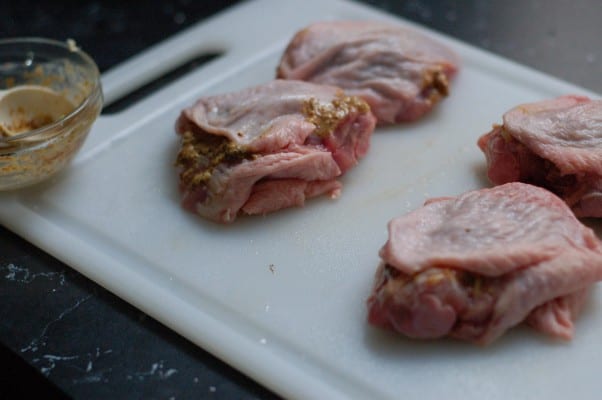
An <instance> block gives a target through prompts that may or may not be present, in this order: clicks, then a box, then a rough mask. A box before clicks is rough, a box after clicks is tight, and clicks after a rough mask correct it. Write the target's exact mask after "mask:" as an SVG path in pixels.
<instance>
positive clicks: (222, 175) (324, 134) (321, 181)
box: [176, 80, 376, 223]
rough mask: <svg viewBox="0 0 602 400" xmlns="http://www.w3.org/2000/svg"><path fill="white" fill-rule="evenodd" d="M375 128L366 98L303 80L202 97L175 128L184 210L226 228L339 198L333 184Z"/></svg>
mask: <svg viewBox="0 0 602 400" xmlns="http://www.w3.org/2000/svg"><path fill="white" fill-rule="evenodd" d="M375 123H376V119H375V117H374V116H373V115H372V113H371V112H370V109H369V106H368V105H367V104H366V103H365V102H364V101H363V100H361V99H359V98H357V97H353V96H347V95H346V94H345V93H343V91H341V89H338V88H335V87H331V86H326V85H317V84H312V83H308V82H301V81H285V80H275V81H272V82H269V83H266V84H263V85H259V86H255V87H252V88H247V89H244V90H241V91H239V92H233V93H228V94H222V95H216V96H208V97H204V98H202V99H200V100H198V101H197V102H196V103H195V104H194V105H192V106H191V107H188V108H186V109H184V110H183V111H182V113H181V115H180V117H179V118H178V121H177V123H176V131H177V132H178V134H179V135H180V136H181V137H182V144H181V147H180V150H179V153H178V159H177V161H176V165H177V166H178V168H179V170H180V191H181V193H182V205H183V207H184V208H185V209H188V210H190V211H192V212H195V213H198V214H200V215H201V216H203V217H205V218H208V219H211V220H215V221H218V222H223V223H228V222H232V221H234V220H235V219H236V217H237V216H238V215H239V214H240V213H244V214H266V213H269V212H272V211H276V210H279V209H281V208H285V207H292V206H302V205H303V204H304V202H305V199H307V198H310V197H315V196H319V195H323V194H326V195H329V196H330V197H333V198H334V197H337V196H338V195H339V193H340V191H341V187H342V185H341V183H340V182H339V181H338V178H339V177H340V176H341V175H342V174H344V173H345V172H346V171H347V170H349V169H350V168H352V167H353V166H354V165H356V164H357V163H358V161H359V159H360V158H362V157H363V156H364V155H365V154H366V153H367V151H368V148H369V145H370V136H371V134H372V132H373V130H374V126H375Z"/></svg>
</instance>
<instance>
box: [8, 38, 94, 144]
mask: <svg viewBox="0 0 602 400" xmlns="http://www.w3.org/2000/svg"><path fill="white" fill-rule="evenodd" d="M19 43H23V44H25V43H27V44H40V45H49V46H54V47H59V48H62V49H64V50H66V51H67V52H70V53H75V54H77V55H78V56H79V57H81V58H82V59H83V61H84V63H85V64H86V66H87V67H90V68H92V69H93V71H94V73H95V74H94V75H95V76H96V79H94V82H93V87H92V89H91V90H90V93H89V94H88V95H87V96H86V98H85V99H84V100H83V101H82V102H81V103H80V104H79V105H78V106H77V107H75V108H74V109H73V111H71V112H70V113H69V114H67V115H65V116H64V117H62V118H60V119H58V120H56V121H54V122H52V123H50V124H47V125H44V126H42V127H39V128H37V129H32V130H30V131H26V132H23V133H20V134H18V135H14V136H8V137H0V153H1V151H2V147H1V146H2V145H3V144H11V143H13V142H18V141H19V140H21V139H25V138H35V136H38V135H40V136H42V135H44V134H48V133H49V132H51V131H53V130H56V132H55V133H54V134H52V135H48V136H47V137H45V138H44V139H45V140H44V141H47V140H49V139H52V138H54V137H55V136H58V135H60V134H61V133H62V131H61V130H60V129H57V128H60V127H61V126H64V125H66V124H68V123H69V122H70V121H71V120H73V119H74V118H75V117H76V116H77V115H78V114H80V113H81V112H82V111H83V110H84V109H86V108H87V107H88V106H89V105H90V103H92V102H94V101H96V99H97V97H99V96H102V89H101V81H100V71H99V70H98V66H97V65H96V62H95V61H94V59H92V57H90V56H89V55H88V54H87V53H86V52H85V51H83V50H81V49H80V48H79V47H77V45H76V44H75V42H74V41H72V40H71V39H69V40H67V41H65V42H61V41H59V40H54V39H47V38H41V37H19V38H9V39H0V47H2V46H4V45H8V44H19ZM34 144H39V142H35V141H32V145H34ZM27 147H29V146H27Z"/></svg>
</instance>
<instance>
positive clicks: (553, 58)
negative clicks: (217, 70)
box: [0, 0, 602, 399]
mask: <svg viewBox="0 0 602 400" xmlns="http://www.w3.org/2000/svg"><path fill="white" fill-rule="evenodd" d="M366 2H367V3H370V4H373V5H375V6H377V7H379V8H382V9H385V10H388V11H390V12H392V13H395V14H398V15H401V16H404V17H406V18H408V19H411V20H414V21H416V22H419V23H421V24H424V25H425V26H428V27H431V28H434V29H436V30H439V31H442V32H444V33H447V34H449V35H451V36H455V37H457V38H459V39H461V40H464V41H466V42H469V43H472V44H474V45H476V46H479V47H482V48H485V49H488V50H491V51H493V52H495V53H498V54H500V55H502V56H505V57H508V58H511V59H514V60H516V61H519V62H521V63H523V64H526V65H529V66H532V67H534V68H536V69H539V70H541V71H544V72H546V73H549V74H552V75H555V76H557V77H559V78H561V79H565V80H567V81H570V82H572V83H575V84H577V85H581V86H583V87H585V88H588V89H590V90H593V91H596V92H598V93H600V92H602V80H600V78H599V77H600V76H601V75H602V43H601V42H600V38H601V37H602V26H601V25H600V21H601V20H602V5H601V4H600V2H599V1H598V0H586V1H579V2H566V1H563V0H552V1H541V0H540V1H537V0H528V1H521V0H512V1H498V2H490V1H476V0H475V1H470V0H469V1H452V0H448V1H445V0H441V1H436V0H410V1H378V0H372V1H366ZM233 3H236V2H235V1H216V2H210V1H204V2H203V1H191V0H178V1H161V0H151V1H146V2H133V1H132V2H124V1H81V2H71V1H54V2H37V1H29V0H21V1H15V0H8V1H3V2H1V3H0V16H2V17H1V19H2V23H1V24H0V38H6V37H15V36H44V37H52V38H56V39H61V40H64V39H66V38H73V39H75V40H76V41H77V42H78V44H79V45H80V46H81V47H82V48H83V49H84V50H86V51H87V52H88V53H90V54H91V55H92V57H93V58H94V59H95V60H96V61H97V63H98V65H99V67H100V69H101V70H102V71H106V70H107V69H109V68H110V67H111V66H113V65H115V64H117V63H119V62H120V61H123V60H125V59H126V58H128V57H129V56H131V55H133V54H136V53H137V52H139V51H141V50H143V49H144V48H146V47H148V46H150V45H152V44H154V43H156V42H158V41H160V40H162V39H164V38H166V37H168V36H169V35H172V34H174V33H175V32H177V31H179V30H181V29H183V28H185V27H187V26H190V25H191V24H193V23H195V22H197V21H200V20H202V19H204V18H206V17H207V16H209V15H212V14H213V13H215V12H217V11H219V10H220V9H223V8H226V7H228V6H229V5H231V4H233ZM494 95H495V93H492V96H494ZM0 235H1V236H0V237H1V239H0V345H1V347H2V352H1V353H0V356H1V357H2V371H0V399H3V398H24V397H26V396H27V395H28V394H30V393H32V392H31V390H32V389H31V387H32V386H33V384H34V383H35V384H36V385H45V386H44V388H43V390H45V393H46V394H47V396H46V397H45V398H49V397H50V398H52V397H54V396H57V397H60V396H65V397H71V398H78V399H109V398H110V399H172V398H173V399H189V398H222V399H226V398H245V399H250V398H262V399H264V398H275V397H277V396H275V395H274V394H272V393H271V392H270V391H268V390H266V389H264V388H263V387H262V386H260V385H257V384H256V383H254V382H253V381H251V380H249V379H248V378H246V377H245V376H243V375H242V374H240V373H238V372H237V371H236V370H234V369H232V368H230V367H229V366H227V365H225V364H224V363H222V362H221V361H219V360H217V359H216V358H214V357H213V356H211V355H210V354H208V353H206V352H204V351H203V350H202V349H200V348H198V347H196V346H194V345H193V344H191V343H190V342H188V341H186V340H185V339H183V338H182V337H180V336H178V335H177V334H175V333H174V332H172V331H171V330H170V329H168V328H166V327H164V326H162V325H161V324H159V323H157V322H156V321H154V320H153V319H151V318H149V317H147V316H146V315H144V314H143V313H141V312H140V311H138V310H136V309H135V308H133V307H131V306H129V305H128V304H126V303H124V302H123V301H121V300H120V299H119V298H117V297H115V296H114V295H112V294H111V293H109V292H107V291H106V290H104V289H102V288H100V287H99V286H98V285H96V284H94V283H93V282H91V281H89V280H87V279H86V278H84V277H82V276H81V275H80V274H79V273H77V272H76V271H74V270H72V269H71V268H69V267H67V266H65V265H64V264H63V263H61V262H59V261H57V260H55V259H53V258H52V257H50V256H48V255H46V254H44V253H43V252H41V251H40V250H38V249H36V248H35V247H34V246H32V245H31V244H29V243H27V242H26V241H24V240H23V239H21V238H19V237H17V236H16V235H14V234H12V233H11V232H9V231H8V230H6V229H4V228H3V227H0ZM21 382H23V383H21Z"/></svg>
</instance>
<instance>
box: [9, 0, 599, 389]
mask: <svg viewBox="0 0 602 400" xmlns="http://www.w3.org/2000/svg"><path fill="white" fill-rule="evenodd" d="M300 4H303V6H301V5H300ZM335 18H369V19H386V20H390V21H394V22H397V23H399V24H403V25H407V24H409V23H408V22H405V21H401V20H399V19H396V18H394V17H392V16H388V15H385V14H383V13H380V12H377V11H374V10H372V9H369V8H366V7H364V6H360V5H357V4H353V3H347V2H342V1H338V0H311V1H305V2H303V3H300V2H295V1H277V0H260V1H255V2H251V3H247V4H242V5H241V6H238V7H235V8H233V9H231V10H230V11H228V12H226V13H224V14H220V15H218V16H217V17H215V18H213V19H211V20H208V21H206V22H203V23H202V24H200V25H197V26H194V27H192V28H191V29H189V30H187V31H185V32H183V33H182V34H180V35H178V36H176V37H174V38H172V39H170V40H168V41H166V42H164V43H162V44H160V45H158V46H155V47H153V48H152V49H150V50H149V51H146V52H144V53H143V54H141V55H139V56H137V57H135V58H133V59H132V60H130V61H128V62H126V63H124V64H122V65H121V66H119V67H117V68H115V69H114V70H111V71H110V72H108V73H107V74H105V75H104V77H103V84H104V89H105V94H106V98H107V99H108V100H111V99H114V98H116V97H118V96H120V95H121V94H123V93H125V92H128V91H129V90H130V89H131V88H132V87H135V86H137V85H138V84H139V83H140V82H143V81H145V80H147V79H148V78H149V77H151V76H156V75H157V74H158V73H160V72H161V71H164V70H167V69H170V68H172V67H173V66H174V65H178V64H180V63H181V62H183V61H185V60H187V59H190V58H192V56H194V55H197V54H199V53H202V52H204V51H210V50H215V49H219V50H223V51H224V52H225V54H224V56H223V57H221V58H219V59H217V60H215V61H213V62H211V63H209V64H207V65H205V66H203V67H202V68H201V69H200V70H197V71H195V72H194V73H191V74H189V75H187V76H185V77H183V78H181V79H179V80H178V81H176V82H175V83H173V84H171V85H170V86H168V87H166V88H164V89H163V90H161V91H159V92H157V93H155V94H153V95H152V96H150V97H148V98H146V99H145V100H144V101H142V102H140V103H137V104H136V105H135V106H133V107H131V108H130V109H128V110H126V111H125V112H123V113H121V114H117V115H114V116H103V117H101V118H100V120H99V121H98V123H97V124H96V125H95V126H94V128H93V130H92V132H91V136H90V137H89V139H88V141H87V142H86V144H85V147H84V149H83V150H82V152H81V153H80V154H79V156H78V157H77V159H76V160H75V162H74V163H73V165H72V166H71V168H70V169H69V171H68V172H67V173H65V174H63V175H61V176H60V177H59V178H57V179H55V180H54V181H53V182H51V184H47V185H42V186H39V187H37V188H35V189H31V190H25V191H22V192H19V193H14V194H3V195H2V196H0V221H1V222H2V223H3V224H4V225H5V226H7V227H8V228H9V229H11V230H13V231H15V232H16V233H18V234H20V235H22V236H23V237H25V238H27V239H28V240H30V241H31V242H32V243H34V244H36V245H37V246H39V247H41V248H42V249H44V250H46V251H47V252H49V253H50V254H53V255H54V256H56V257H57V258H59V259H61V260H62V261H64V262H65V263H67V264H68V265H70V266H72V267H73V268H75V269H77V270H78V271H80V272H81V273H83V274H84V275H86V276H88V277H89V278H91V279H93V280H95V281H96V282H98V283H100V284H101V285H103V286H104V287H106V288H108V289H109V290H111V291H113V292H114V293H116V294H117V295H119V296H120V297H122V298H123V299H125V300H126V301H128V302H130V303H132V304H134V305H135V306H137V307H138V308H140V309H141V310H143V311H144V312H146V313H148V314H149V315H151V316H153V317H155V318H156V319H158V320H160V321H161V322H163V323H164V324H166V325H167V326H169V327H171V328H172V329H174V330H175V331H176V332H179V333H180V334H182V335H183V336H185V337H187V338H188V339H190V340H192V341H193V342H195V343H197V344H198V345H199V346H202V347H203V348H205V349H207V350H209V351H210V352H212V353H213V354H215V355H216V356H218V357H220V358H222V359H223V360H225V361H226V362H228V363H230V364H231V365H233V366H235V367H236V368H239V369H240V370H242V371H243V372H245V373H246V374H248V375H249V376H251V377H253V378H254V379H256V380H257V381H259V382H261V383H263V384H264V385H266V386H268V387H269V388H271V389H273V390H274V391H276V392H278V393H280V394H281V395H283V396H286V397H293V398H320V399H336V398H350V397H353V398H398V399H399V398H404V399H415V398H421V399H434V398H450V399H456V398H463V399H479V400H481V399H508V398H512V399H531V398H545V399H565V398H569V397H570V398H580V399H583V398H595V397H596V396H597V395H598V394H599V393H602V379H600V377H599V375H600V370H601V367H602V345H601V339H600V338H601V337H602V310H601V309H600V304H602V298H601V295H600V291H595V294H594V296H593V298H592V301H591V305H590V307H589V308H588V310H587V311H586V313H585V314H584V315H583V317H582V318H581V319H580V320H579V322H578V324H577V335H576V337H575V339H574V340H573V341H572V342H571V343H567V344H563V343H557V342H552V341H549V340H547V339H545V338H542V337H541V336H539V335H537V334H535V333H534V332H532V331H530V330H528V329H525V328H519V329H515V330H513V331H512V332H511V333H509V334H508V335H506V336H505V337H503V338H502V339H501V340H500V341H499V342H497V343H495V344H494V345H493V346H490V347H487V348H480V347H475V346H472V345H469V344H465V343H461V342H456V341H451V340H440V341H432V342H417V341H412V340H407V339H404V338H402V337H399V336H396V335H394V334H390V333H385V332H382V331H380V330H377V329H374V328H371V327H369V326H368V325H367V324H366V322H365V318H366V307H365V300H366V298H367V296H368V294H369V291H370V287H371V283H372V277H373V274H374V271H375V269H376V266H377V263H378V257H377V253H378V250H379V248H380V247H381V246H382V245H383V244H384V242H385V240H386V223H387V221H388V220H389V219H391V218H392V217H394V216H397V215H399V214H402V213H405V212H407V211H409V210H411V209H413V208H415V207H418V206H419V205H421V204H422V202H423V201H424V200H425V199H426V198H428V197H431V196H447V195H456V194H459V193H462V192H465V191H467V190H471V189H475V188H479V187H484V186H487V185H488V183H487V181H486V180H485V178H484V157H483V155H482V154H481V152H480V151H479V150H478V148H477V146H476V144H475V143H476V140H477V138H478V136H479V135H480V134H482V133H484V132H486V131H488V130H489V128H490V126H491V124H492V123H494V122H499V121H500V118H501V115H502V114H503V112H504V111H506V110H507V109H509V108H510V107H512V106H514V105H516V104H517V103H522V102H527V101H533V100H538V99H543V98H548V97H552V96H556V95H559V94H563V93H569V92H575V93H582V94H589V95H593V96H595V97H597V96H596V95H594V94H592V93H587V92H586V91H584V90H582V89H579V88H576V87H574V86H571V85H568V84H566V83H563V82H560V81H558V80H555V79H553V78H550V77H547V76H544V75H542V74H540V73H537V72H534V71H532V70H529V69H526V68H524V67H521V66H517V65H516V64H513V63H510V62H508V61H505V60H503V59H501V58H499V57H496V56H493V55H491V54H488V53H485V52H483V51H480V50H477V49H474V48H472V47H469V46H466V45H464V44H462V43H459V42H457V41H455V40H451V39H448V38H446V37H443V36H441V35H438V34H435V33H432V32H428V33H429V34H432V35H434V36H435V37H436V38H438V39H439V40H442V41H443V42H444V43H446V44H448V45H449V46H450V47H452V48H453V49H454V50H455V51H456V52H457V53H458V54H459V55H460V57H461V58H462V66H461V72H460V74H459V76H458V78H457V79H456V80H455V81H454V82H453V85H452V88H451V92H452V94H451V96H450V97H449V98H447V99H445V100H444V101H443V102H442V103H440V105H439V106H438V107H437V109H436V111H435V112H433V113H432V114H431V115H430V116H428V117H427V118H425V119H423V120H421V121H419V122H416V123H412V124H407V125H400V126H395V127H391V128H387V129H378V130H377V132H375V134H374V135H373V139H372V147H371V150H370V153H369V154H368V156H367V157H366V158H365V159H364V160H363V161H362V162H361V163H360V164H359V165H358V166H357V167H356V168H355V169H353V170H351V171H350V172H349V173H348V174H347V175H346V176H345V177H344V178H343V184H344V188H343V193H342V195H341V197H340V198H339V199H338V200H336V201H331V200H328V199H317V200H312V201H309V202H308V204H307V205H306V206H305V207H304V208H297V209H289V210H286V211H281V212H278V213H275V214H271V215H268V216H266V217H253V218H241V219H240V220H238V221H237V222H236V223H235V224H233V225H230V226H221V225H216V224H214V223H210V222H206V221H204V220H202V219H200V218H197V217H195V216H194V215H192V214H189V213H187V212H185V211H183V210H182V209H181V208H180V206H179V195H178V193H177V189H176V171H175V169H174V168H173V162H174V159H175V155H176V151H177V149H178V138H177V137H176V135H175V133H174V129H173V125H174V121H175V119H176V117H177V116H178V113H179V111H180V109H182V108H183V107H185V106H188V105H189V104H191V103H192V102H193V101H194V100H195V99H196V98H197V97H200V96H202V95H206V94H215V93H222V92H226V91H231V90H237V89H242V88H244V87H247V86H250V85H255V84H259V83H261V82H265V81H268V80H270V79H272V78H273V76H274V72H275V68H276V65H277V63H278V60H279V58H280V56H281V53H282V51H283V49H284V47H285V45H286V44H287V42H288V40H289V39H290V38H291V37H292V35H293V34H294V32H295V31H297V30H298V29H300V28H302V27H304V26H305V25H307V24H308V23H310V22H312V21H316V20H320V19H335ZM410 25H411V24H410ZM412 26H414V27H416V26H415V25H412ZM417 29H421V28H417ZM421 30H422V29H421ZM116 45H118V44H116Z"/></svg>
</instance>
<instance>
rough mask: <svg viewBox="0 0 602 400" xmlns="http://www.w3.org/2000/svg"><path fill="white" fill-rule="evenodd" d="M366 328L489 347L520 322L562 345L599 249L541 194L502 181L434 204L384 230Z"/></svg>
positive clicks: (593, 275) (594, 274)
mask: <svg viewBox="0 0 602 400" xmlns="http://www.w3.org/2000/svg"><path fill="white" fill-rule="evenodd" d="M380 257H381V259H382V263H381V265H380V266H379V269H378V271H377V274H376V278H375V283H374V287H373V292H372V294H371V296H370V298H369V300H368V307H369V315H368V320H369V322H370V323H372V324H374V325H377V326H381V327H385V328H390V329H394V330H397V331H399V332H401V333H402V334H404V335H407V336H409V337H414V338H424V339H432V338H440V337H444V336H451V337H455V338H459V339H464V340H468V341H471V342H474V343H479V344H487V343H491V342H492V341H494V340H495V339H497V338H498V337H499V336H501V335H502V334H503V333H504V332H505V331H506V330H508V329H509V328H511V327H513V326H515V325H517V324H519V323H521V322H523V321H526V322H527V323H528V324H529V325H530V326H532V327H534V328H535V329H538V330H540V331H542V332H544V333H547V334H550V335H552V336H555V337H559V338H563V339H570V338H571V337H572V335H573V330H574V326H573V322H574V319H575V317H576V316H577V314H578V312H579V310H580V309H581V307H582V305H583V303H584V301H585V294H586V292H587V290H588V289H589V287H590V286H591V285H592V284H593V283H594V282H596V281H599V280H601V279H602V242H600V240H599V239H598V238H597V237H596V235H595V234H594V232H593V231H592V230H591V229H590V228H588V227H586V226H584V225H583V224H582V223H581V222H579V220H577V219H576V218H575V216H574V215H573V213H572V212H571V210H570V209H569V208H568V207H567V206H566V204H565V203H564V202H563V201H562V200H561V199H560V198H558V197H557V196H555V195H554V194H552V193H551V192H549V191H547V190H545V189H542V188H539V187H536V186H533V185H529V184H524V183H518V182H515V183H508V184H505V185H501V186H496V187H494V188H491V189H481V190H475V191H471V192H468V193H465V194H462V195H460V196H458V197H455V198H453V197H452V198H440V199H436V200H434V201H430V202H427V203H426V204H425V205H424V206H423V207H422V208H419V209H417V210H415V211H413V212H410V213H408V214H406V215H404V216H401V217H398V218H395V219H393V220H392V221H391V222H390V223H389V239H388V241H387V243H386V244H385V246H383V248H382V249H381V251H380Z"/></svg>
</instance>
